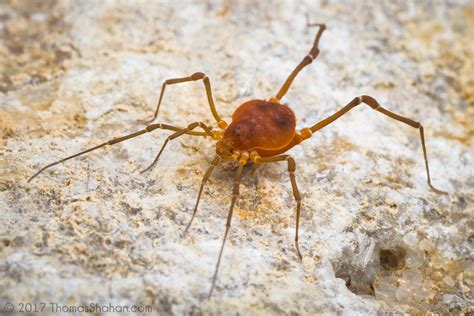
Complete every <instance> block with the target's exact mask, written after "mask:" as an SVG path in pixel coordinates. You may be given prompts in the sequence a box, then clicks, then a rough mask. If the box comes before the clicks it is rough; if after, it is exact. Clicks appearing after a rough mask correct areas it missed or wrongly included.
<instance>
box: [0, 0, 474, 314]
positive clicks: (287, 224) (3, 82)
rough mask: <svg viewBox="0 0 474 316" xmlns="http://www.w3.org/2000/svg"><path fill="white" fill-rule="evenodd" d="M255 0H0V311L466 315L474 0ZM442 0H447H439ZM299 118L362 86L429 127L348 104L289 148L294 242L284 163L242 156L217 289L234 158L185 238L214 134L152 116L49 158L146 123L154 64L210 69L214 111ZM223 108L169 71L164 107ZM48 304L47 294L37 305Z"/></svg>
mask: <svg viewBox="0 0 474 316" xmlns="http://www.w3.org/2000/svg"><path fill="white" fill-rule="evenodd" d="M422 3H423V4H419V2H409V3H407V4H401V3H398V2H397V4H391V3H390V2H389V1H380V2H379V3H378V4H371V5H368V4H361V3H359V1H346V2H331V1H329V2H326V1H324V2H322V3H321V4H314V3H312V2H306V3H292V2H290V1H288V2H274V3H272V4H264V2H263V1H262V2H259V3H258V4H254V3H253V2H250V1H237V2H231V3H217V2H211V1H209V2H204V3H197V2H196V3H194V2H183V3H182V4H176V5H174V4H171V2H164V3H159V2H156V1H104V2H102V1H94V2H90V1H2V2H1V3H0V12H1V15H0V30H1V32H2V33H1V34H2V35H1V42H0V63H1V76H0V89H1V103H0V133H1V136H2V137H1V139H0V146H1V147H0V148H1V151H0V170H1V175H0V209H1V210H2V220H1V222H0V254H1V255H0V308H4V306H6V305H5V304H6V303H7V302H12V303H13V304H15V308H16V310H17V309H18V306H19V304H20V303H22V302H23V303H25V302H30V303H35V302H38V303H39V302H45V303H48V304H49V303H57V304H58V305H60V306H66V307H68V306H78V305H88V304H90V303H97V304H100V305H108V304H111V305H117V306H118V305H120V306H123V305H127V306H131V305H141V306H151V307H152V308H153V311H154V312H158V313H160V314H184V313H186V314H228V313H229V312H232V313H239V314H314V313H318V312H333V313H335V312H348V313H351V314H357V313H359V314H367V313H375V312H381V311H384V312H411V313H414V312H425V311H431V312H442V313H448V312H450V313H468V312H471V313H472V312H473V309H472V305H473V302H474V301H473V292H472V291H473V286H474V277H473V274H474V273H473V248H474V235H473V213H474V203H473V202H474V201H473V197H474V172H473V170H474V169H473V168H472V165H473V164H474V150H473V148H474V142H473V135H474V120H473V118H474V79H473V78H474V74H473V69H474V67H473V60H474V48H473V44H472V43H473V42H474V38H473V33H472V30H473V29H474V22H473V21H474V8H473V6H472V2H470V1H456V2H454V1H446V2H442V1H433V2H428V1H427V2H422ZM446 3H448V4H446ZM306 15H307V16H308V17H309V20H310V22H323V23H326V24H327V30H326V32H325V33H324V34H323V37H322V39H321V44H320V48H321V53H320V56H319V57H318V59H317V60H316V61H315V62H313V64H311V65H310V66H309V67H307V68H306V69H304V70H303V71H302V72H301V74H300V75H299V76H298V77H297V79H296V80H295V82H294V84H293V86H292V87H291V89H290V91H289V93H288V94H287V95H286V97H285V99H284V101H285V102H287V103H289V104H290V106H291V107H292V108H293V109H294V111H295V112H296V115H297V117H298V119H299V120H298V126H299V127H304V126H308V125H310V124H314V122H317V121H318V120H320V119H322V118H324V117H326V116H328V115H330V114H332V113H334V112H335V111H336V110H337V109H339V108H340V107H341V106H343V105H344V104H346V103H348V102H349V101H350V100H352V99H353V98H354V97H355V96H358V95H361V94H368V95H371V96H373V97H375V98H376V99H377V100H379V102H380V103H381V104H382V106H384V107H386V108H387V109H389V110H391V111H394V112H396V113H399V114H400V115H404V116H407V117H410V118H412V119H414V120H418V121H420V122H422V123H423V125H424V127H425V135H426V143H427V149H428V154H429V161H430V167H431V174H432V180H433V183H434V185H435V186H437V187H438V188H440V189H442V190H445V191H447V192H448V193H449V194H448V195H439V194H436V193H434V192H433V191H431V190H430V189H429V188H428V186H427V184H426V174H425V170H424V165H423V159H422V153H421V146H420V141H419V137H418V131H417V130H415V129H413V128H410V127H408V126H405V125H403V124H401V123H399V122H396V121H394V120H390V119H388V118H387V117H384V116H383V115H381V114H379V113H376V112H374V111H371V110H370V108H369V107H366V106H360V107H359V108H356V109H354V110H352V111H351V112H350V113H349V114H346V115H345V116H344V117H343V118H341V119H339V120H338V121H337V122H335V123H334V124H333V125H331V126H330V127H327V128H325V129H324V130H321V131H320V132H318V133H317V134H315V135H314V137H313V138H312V139H311V140H309V141H306V142H305V143H303V144H302V145H301V146H298V147H296V148H294V149H293V150H291V152H290V153H291V154H292V155H293V156H294V157H295V159H296V162H297V182H298V184H299V188H300V191H301V194H302V197H303V204H302V219H301V221H302V222H301V229H300V246H301V249H302V252H303V255H304V259H303V262H300V261H299V260H298V258H297V256H296V253H295V251H294V246H293V239H294V222H295V221H294V207H295V202H294V200H293V196H292V193H291V187H290V183H289V178H288V175H287V172H286V166H285V165H284V164H282V163H281V164H269V165H261V166H249V167H246V169H245V170H244V176H243V179H242V185H241V198H240V200H239V202H238V204H237V207H236V209H235V213H234V218H233V227H232V229H231V233H230V236H229V239H228V243H227V245H226V249H225V251H224V257H223V261H222V265H221V269H220V274H219V278H218V281H217V288H216V291H215V292H214V295H213V297H212V298H211V299H206V296H207V293H208V290H209V288H210V285H211V276H212V274H213V271H214V266H215V262H216V259H217V254H218V250H219V247H220V243H221V238H222V236H223V233H224V225H225V218H226V214H227V210H228V205H229V203H230V197H231V190H232V188H231V186H232V178H233V175H234V170H235V166H233V165H231V164H229V165H224V166H223V167H219V168H217V170H216V172H215V173H214V175H213V176H212V177H211V179H210V181H209V183H208V185H207V186H206V188H205V190H204V194H203V199H202V203H201V206H200V209H199V213H198V215H197V217H196V219H195V222H194V223H193V226H192V227H191V229H190V231H189V233H188V234H187V235H186V237H184V238H181V233H182V232H183V230H184V227H185V225H186V223H187V221H188V220H189V218H190V215H191V212H192V208H193V206H194V203H195V198H196V196H197V192H198V189H199V184H200V181H201V178H202V176H203V174H204V171H205V169H206V168H207V166H208V165H209V163H210V161H211V160H212V157H213V155H214V143H213V142H212V141H209V140H208V139H207V140H208V141H206V140H205V139H201V138H197V137H196V138H195V137H189V136H186V137H182V138H179V139H177V140H175V141H173V142H171V143H170V146H169V147H168V148H167V150H166V151H165V153H164V155H163V156H162V158H161V159H160V162H159V165H158V166H156V167H155V168H154V169H153V170H152V171H151V172H149V173H146V174H139V173H138V171H139V170H141V169H142V168H143V167H145V166H146V165H147V164H149V163H150V162H151V161H152V160H153V158H154V156H155V155H156V153H157V151H158V149H159V147H160V146H161V144H162V143H163V141H164V140H165V138H166V135H167V133H166V132H160V131H157V132H154V133H153V134H148V135H145V136H141V137H139V138H135V139H133V140H129V141H127V142H124V143H122V144H119V145H115V146H112V147H108V148H107V149H101V150H98V151H96V152H95V153H92V154H89V155H87V156H84V157H83V158H80V159H76V160H71V161H68V162H67V163H64V164H62V165H58V166H55V167H54V168H51V169H50V170H48V171H46V172H45V173H43V174H42V175H40V176H39V177H38V178H36V179H35V180H34V181H32V182H31V183H27V182H26V179H27V178H28V177H29V176H31V175H32V174H33V173H34V172H36V171H37V170H38V169H39V168H40V167H42V166H44V165H46V164H48V163H50V162H53V161H55V160H56V159H60V158H62V157H65V156H67V155H70V154H73V153H76V152H78V151H80V150H81V149H84V148H88V147H91V146H94V145H96V144H99V143H101V142H102V141H104V140H108V139H111V138H113V137H116V136H121V135H123V134H127V133H130V132H133V131H136V130H139V129H141V128H142V127H143V125H142V124H140V123H138V121H139V120H140V119H144V118H148V117H151V116H152V114H153V110H154V106H155V104H156V100H157V97H158V94H159V91H160V87H161V84H162V82H163V80H164V79H168V78H173V77H182V76H188V75H190V74H192V73H193V72H197V71H202V72H205V73H206V74H207V75H208V76H209V78H210V79H211V85H212V87H213V92H214V97H215V101H216V103H217V106H218V110H219V111H220V113H221V115H222V116H223V117H225V118H226V119H229V118H230V116H231V114H232V111H233V110H234V109H235V108H236V107H237V106H238V105H239V104H241V103H243V102H244V101H246V100H248V99H252V98H269V97H272V96H274V94H275V93H276V92H277V89H278V88H279V87H280V86H281V84H282V83H283V81H284V80H285V79H286V76H287V75H288V74H289V73H290V72H291V70H292V69H293V68H294V67H295V65H296V64H297V63H298V62H299V61H300V60H301V58H303V56H304V55H305V54H306V53H307V52H308V50H309V48H310V46H311V43H312V40H313V38H314V34H315V32H316V28H315V27H308V26H307V25H306V18H305V16H306ZM194 121H204V122H205V123H208V124H214V122H213V119H212V115H211V113H210V111H209V108H208V104H207V100H206V97H205V93H204V88H203V86H202V83H201V82H194V83H187V84H182V85H178V86H172V87H168V88H167V90H166V94H165V98H164V101H163V104H162V109H161V111H160V114H159V117H158V119H157V122H162V123H169V124H174V125H177V126H186V125H187V124H189V123H190V122H194ZM50 307H51V306H50V305H48V306H47V308H50Z"/></svg>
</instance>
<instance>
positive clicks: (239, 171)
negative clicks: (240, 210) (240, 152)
mask: <svg viewBox="0 0 474 316" xmlns="http://www.w3.org/2000/svg"><path fill="white" fill-rule="evenodd" d="M243 169H244V164H239V168H238V169H237V173H236V174H235V180H234V190H233V193H232V202H231V203H230V209H229V213H228V215H227V223H226V224H225V234H224V238H223V239H222V246H221V250H220V251H219V258H218V259H217V264H216V270H215V271H214V276H213V277H212V285H211V290H210V291H209V297H211V295H212V291H214V286H215V285H216V280H217V273H218V272H219V266H220V264H221V259H222V252H223V251H224V245H225V241H226V239H227V235H228V234H229V229H230V223H231V221H232V213H233V211H234V205H235V202H237V199H238V198H239V186H240V177H241V176H242V170H243Z"/></svg>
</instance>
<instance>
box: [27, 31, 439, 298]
mask: <svg viewBox="0 0 474 316" xmlns="http://www.w3.org/2000/svg"><path fill="white" fill-rule="evenodd" d="M316 25H317V26H319V30H318V33H317V34H316V38H315V40H314V43H313V46H312V48H311V50H310V52H309V53H308V55H306V56H305V57H304V58H303V60H302V61H301V62H300V63H299V64H298V66H297V67H296V68H295V69H294V70H293V72H292V73H291V74H290V76H289V77H288V78H287V79H286V81H285V83H284V84H283V86H282V87H281V89H280V91H279V92H278V93H277V94H276V96H275V97H273V98H270V99H268V100H260V99H256V100H251V101H248V102H245V103H244V104H242V105H240V106H239V107H238V108H237V110H235V112H234V113H233V115H232V122H231V124H230V125H228V124H227V123H226V122H225V121H224V120H222V119H221V117H220V116H219V114H218V113H217V110H216V107H215V105H214V100H213V97H212V92H211V84H210V82H209V78H208V77H207V76H206V75H205V74H204V73H201V72H197V73H194V74H192V75H191V76H189V77H184V78H175V79H169V80H166V81H165V82H164V83H163V86H162V88H161V93H160V97H159V100H158V104H157V106H156V110H155V114H154V116H153V118H152V119H151V120H150V121H148V123H151V122H152V121H154V120H155V119H156V117H157V116H158V111H159V109H160V104H161V100H162V99H163V94H164V92H165V88H166V86H167V85H172V84H177V83H182V82H188V81H196V80H202V81H203V83H204V86H205V89H206V94H207V99H208V101H209V106H210V109H211V112H212V115H213V116H214V118H215V120H216V122H217V126H218V129H211V128H209V127H208V126H207V125H205V124H204V123H202V122H195V123H192V124H189V125H188V127H186V128H181V127H175V126H171V125H167V124H151V125H149V126H147V127H146V128H145V129H144V130H141V131H138V132H135V133H133V134H129V135H126V136H122V137H118V138H115V139H113V140H110V141H107V142H105V143H102V144H100V145H97V146H95V147H93V148H90V149H87V150H84V151H82V152H80V153H77V154H75V155H72V156H69V157H66V158H64V159H61V160H59V161H57V162H54V163H52V164H49V165H47V166H45V167H44V168H42V169H41V170H39V171H38V172H37V173H35V174H34V175H33V176H32V177H31V178H30V179H29V180H28V182H30V181H31V180H32V179H33V178H35V177H36V176H37V175H38V174H40V173H41V172H43V171H44V170H45V169H47V168H49V167H52V166H54V165H57V164H59V163H62V162H64V161H66V160H69V159H72V158H75V157H77V156H80V155H83V154H85V153H88V152H91V151H93V150H96V149H99V148H102V147H105V146H107V145H113V144H117V143H120V142H122V141H125V140H127V139H130V138H134V137H136V136H139V135H142V134H145V133H148V132H151V131H153V130H155V129H165V130H170V131H173V132H174V133H173V134H171V135H170V136H168V137H167V138H166V140H165V142H164V144H163V146H162V147H161V149H160V151H159V152H158V155H157V156H156V158H155V160H154V161H153V162H152V163H151V165H150V166H149V167H147V168H146V169H145V170H143V171H142V173H143V172H145V171H148V170H150V169H151V168H152V167H153V166H154V165H155V164H156V163H157V161H158V159H159V157H160V155H161V153H162V152H163V150H164V148H165V147H166V145H167V144H168V142H169V141H171V140H173V139H176V138H178V137H180V136H182V135H192V136H202V137H206V136H209V137H211V138H212V139H213V140H214V141H216V154H217V155H216V157H215V158H214V160H213V161H212V163H211V165H210V167H209V169H207V171H206V173H205V174H204V177H203V179H202V183H201V186H200V189H199V194H198V197H197V201H196V204H195V207H194V210H193V214H192V217H191V219H190V221H189V223H188V225H187V226H186V229H185V231H184V233H186V232H187V231H188V229H189V227H190V226H191V223H192V221H193V219H194V217H195V215H196V212H197V209H198V205H199V201H200V199H201V194H202V191H203V188H204V185H205V183H206V182H207V180H208V179H209V177H210V176H211V174H212V171H213V170H214V168H215V167H216V166H217V165H219V163H221V162H222V161H223V160H230V161H235V162H237V163H238V168H237V172H236V175H235V180H234V189H233V194H232V200H231V204H230V208H229V212H228V215H227V222H226V228H225V234H224V238H223V240H222V245H221V248H220V252H219V257H218V260H217V264H216V268H215V272H214V276H213V278H212V285H211V289H210V292H209V296H210V295H211V294H212V291H213V290H214V286H215V283H216V279H217V273H218V271H219V265H220V262H221V258H222V253H223V250H224V245H225V241H226V239H227V235H228V233H229V229H230V225H231V220H232V212H233V210H234V205H235V203H236V201H237V198H238V197H239V185H240V178H241V175H242V171H243V168H244V166H245V165H246V164H247V163H248V162H249V161H252V162H253V163H255V164H259V163H269V162H277V161H286V162H287V164H288V172H289V175H290V181H291V186H292V188H293V195H294V197H295V200H296V235H295V247H296V252H297V254H298V257H299V258H300V259H302V256H301V252H300V249H299V246H298V228H299V219H300V208H301V197H300V194H299V191H298V187H297V185H296V180H295V167H296V165H295V161H294V160H293V158H292V157H291V156H290V155H282V154H283V153H285V152H286V151H288V150H289V149H291V148H293V147H294V146H296V145H298V144H300V143H301V142H302V141H304V140H306V139H308V138H310V137H311V136H312V135H313V133H315V132H317V131H319V130H320V129H322V128H324V127H326V126H327V125H329V124H331V123H332V122H334V121H335V120H337V119H338V118H339V117H341V116H342V115H344V114H345V113H347V112H349V111H350V110H351V109H352V108H354V107H356V106H358V105H359V104H362V103H364V104H366V105H368V106H370V108H372V109H373V110H375V111H378V112H380V113H382V114H384V115H386V116H388V117H390V118H392V119H395V120H397V121H399V122H402V123H404V124H407V125H409V126H411V127H414V128H416V129H418V130H419V132H420V139H421V146H422V149H423V157H424V160H425V168H426V175H427V178H428V185H429V186H430V188H431V189H433V190H434V191H435V192H437V193H445V192H442V191H439V190H437V189H436V188H434V187H433V185H432V184H431V179H430V172H429V167H428V158H427V154H426V146H425V137H424V133H423V126H422V125H421V124H420V123H419V122H416V121H413V120H411V119H409V118H406V117H403V116H401V115H398V114H396V113H393V112H390V111H388V110H386V109H384V108H383V107H381V106H380V105H379V104H378V102H377V101H376V100H375V99H374V98H372V97H370V96H367V95H362V96H359V97H356V98H354V99H353V100H352V101H351V102H349V103H348V104H347V105H346V106H344V107H343V108H342V109H340V110H339V111H337V112H336V113H334V114H333V115H331V116H329V117H327V118H325V119H323V120H322V121H320V122H318V123H316V124H314V125H313V126H310V127H305V128H302V129H300V130H296V117H295V114H294V112H293V111H292V110H291V109H290V108H289V107H288V106H287V105H284V104H281V103H280V100H281V98H283V96H284V95H285V94H286V92H287V91H288V89H289V88H290V85H291V83H292V82H293V80H294V79H295V77H296V75H297V74H298V73H299V72H300V71H301V69H303V68H304V67H305V66H307V65H309V64H311V62H312V61H313V60H314V59H315V58H316V57H317V56H318V54H319V48H318V43H319V39H320V38H321V35H322V33H323V32H324V30H325V29H326V26H325V25H324V24H316ZM198 127H199V128H200V129H202V131H194V129H196V128H198Z"/></svg>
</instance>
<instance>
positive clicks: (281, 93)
mask: <svg viewBox="0 0 474 316" xmlns="http://www.w3.org/2000/svg"><path fill="white" fill-rule="evenodd" d="M313 25H317V26H319V30H318V33H317V34H316V37H315V39H314V43H313V47H311V50H310V51H309V53H308V55H306V56H305V57H304V58H303V60H302V61H301V62H300V63H299V64H298V66H296V68H295V69H294V70H293V71H292V72H291V74H290V75H289V76H288V78H287V79H286V81H285V83H284V84H283V86H282V87H281V88H280V91H278V93H277V95H276V96H275V99H276V100H281V98H283V96H284V95H285V94H286V93H287V92H288V89H289V88H290V85H291V83H292V82H293V80H294V79H295V77H296V76H297V75H298V73H299V72H300V71H301V69H303V68H304V67H306V66H307V65H309V64H311V63H312V62H313V60H314V59H316V57H318V55H319V48H318V46H319V39H320V38H321V35H322V34H323V32H324V30H325V29H326V25H324V24H312V25H311V26H313Z"/></svg>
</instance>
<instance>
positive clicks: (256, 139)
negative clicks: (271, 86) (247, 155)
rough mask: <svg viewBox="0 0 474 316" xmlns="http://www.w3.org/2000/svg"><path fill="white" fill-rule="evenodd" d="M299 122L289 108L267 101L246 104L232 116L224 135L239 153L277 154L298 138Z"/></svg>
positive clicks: (254, 101)
mask: <svg viewBox="0 0 474 316" xmlns="http://www.w3.org/2000/svg"><path fill="white" fill-rule="evenodd" d="M295 128H296V118H295V114H294V113H293V111H292V110H291V109H290V108H289V107H288V106H286V105H283V104H279V103H274V102H270V101H265V100H251V101H248V102H245V103H243V104H242V105H241V106H239V107H238V108H237V110H236V111H235V112H234V114H233V115H232V123H231V124H230V125H229V126H228V127H227V129H226V130H225V132H224V138H225V139H227V140H229V141H230V142H231V144H232V148H233V149H236V150H247V151H250V150H256V149H263V150H270V151H273V150H277V149H282V148H285V147H287V145H288V144H290V142H291V141H292V140H293V138H294V136H295Z"/></svg>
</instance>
